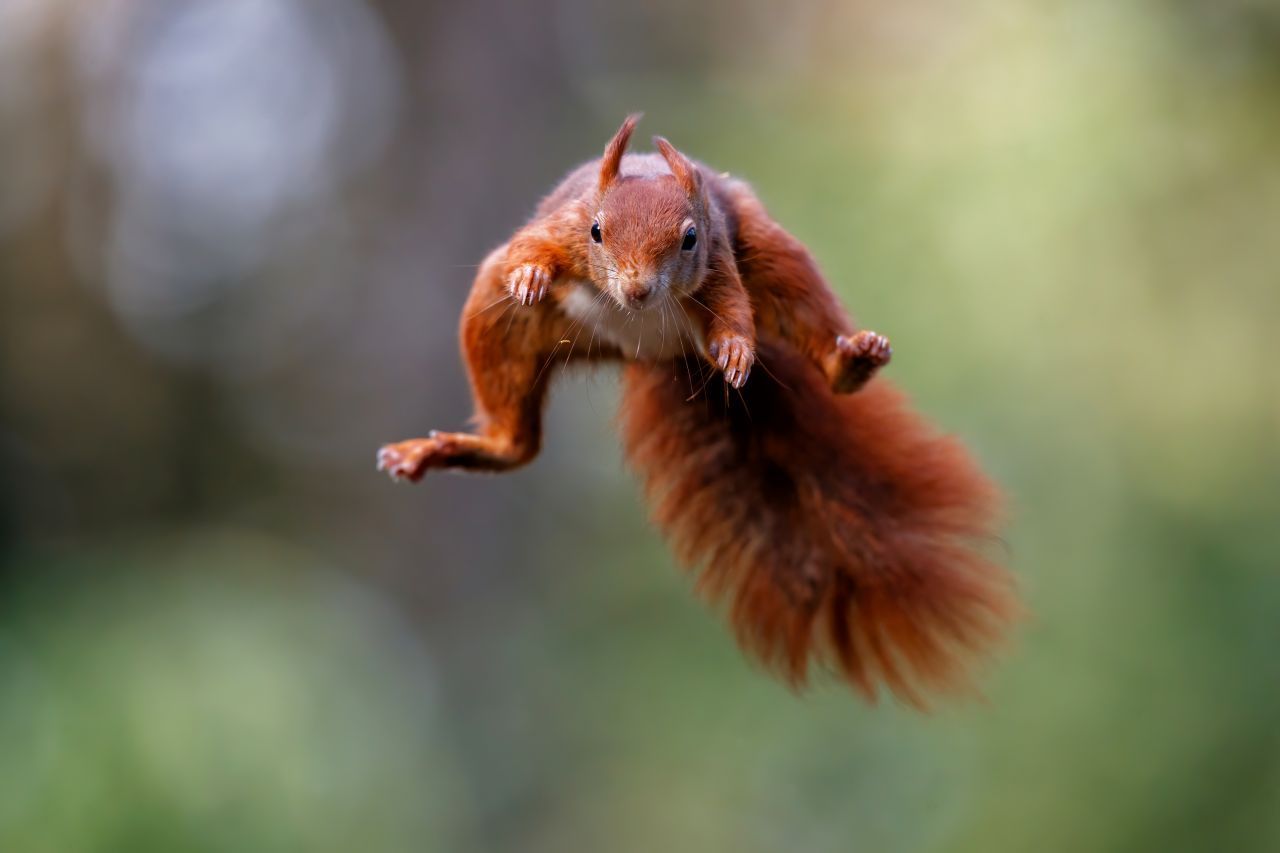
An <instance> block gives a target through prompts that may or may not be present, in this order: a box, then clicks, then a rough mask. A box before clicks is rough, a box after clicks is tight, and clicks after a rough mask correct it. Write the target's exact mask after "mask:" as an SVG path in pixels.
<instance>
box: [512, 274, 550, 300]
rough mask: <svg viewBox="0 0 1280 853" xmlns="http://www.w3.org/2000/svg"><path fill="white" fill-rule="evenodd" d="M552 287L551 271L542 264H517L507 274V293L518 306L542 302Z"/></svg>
mask: <svg viewBox="0 0 1280 853" xmlns="http://www.w3.org/2000/svg"><path fill="white" fill-rule="evenodd" d="M549 287H551V270H549V269H548V268H547V267H544V266H542V265H541V264H517V265H515V266H513V267H512V268H511V271H510V272H508V273H507V292H509V293H510V294H511V298H512V299H514V300H515V301H516V304H518V305H533V304H534V303H535V302H541V301H542V298H543V297H544V296H546V295H547V289H548V288H549Z"/></svg>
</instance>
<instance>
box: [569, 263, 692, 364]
mask: <svg viewBox="0 0 1280 853" xmlns="http://www.w3.org/2000/svg"><path fill="white" fill-rule="evenodd" d="M560 308H561V310H562V311H564V313H565V314H566V315H567V316H568V317H569V319H570V320H571V321H572V323H573V326H572V328H573V330H574V331H573V337H584V339H591V338H592V336H594V340H595V342H596V344H597V345H600V344H606V345H612V346H614V347H617V348H618V350H620V351H621V353H622V356H623V357H624V358H627V359H630V360H634V361H659V360H663V359H670V358H675V357H676V356H679V355H683V354H692V353H694V352H702V351H703V348H704V343H703V340H702V335H701V334H700V333H699V332H698V330H697V324H695V323H694V322H693V321H692V320H691V319H690V318H689V317H688V316H687V315H686V314H685V311H684V309H683V308H682V307H681V306H680V305H679V304H678V301H677V299H675V298H672V299H670V300H668V301H666V302H662V303H656V304H654V305H652V306H650V307H649V308H647V309H645V310H643V311H628V310H626V309H623V308H620V307H619V306H618V304H617V303H616V302H615V301H614V300H613V299H611V298H609V297H608V296H603V295H602V294H601V293H600V291H599V290H597V289H596V288H595V287H594V286H593V285H590V284H587V283H584V282H574V283H573V284H571V285H570V286H569V287H568V288H566V290H565V293H564V296H563V298H562V299H561V301H560Z"/></svg>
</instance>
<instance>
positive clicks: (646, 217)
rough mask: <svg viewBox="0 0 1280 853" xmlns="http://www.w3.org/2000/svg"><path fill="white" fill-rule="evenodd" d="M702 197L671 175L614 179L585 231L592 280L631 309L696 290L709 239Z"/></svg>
mask: <svg viewBox="0 0 1280 853" xmlns="http://www.w3.org/2000/svg"><path fill="white" fill-rule="evenodd" d="M701 201H702V200H701V198H696V197H695V198H691V197H690V196H689V194H688V192H687V191H686V190H685V188H684V187H683V186H681V184H680V182H679V180H678V179H677V178H676V177H675V176H674V175H666V174H661V175H653V176H628V177H626V178H622V179H620V180H617V181H616V182H614V183H613V184H612V185H611V186H610V188H609V189H608V191H607V192H605V193H604V194H603V196H602V198H601V199H600V205H599V209H598V210H597V212H596V214H595V217H594V218H593V220H592V223H591V228H590V230H589V231H588V233H587V234H585V235H583V236H584V238H585V239H586V240H587V241H588V242H587V262H588V266H589V268H590V270H591V277H592V279H593V280H594V282H595V283H596V286H597V287H599V288H600V289H601V290H602V291H604V292H605V293H608V294H609V295H610V296H611V297H613V299H614V300H616V301H617V303H618V304H619V305H620V306H622V307H623V308H627V309H631V310H642V309H644V308H647V307H649V306H652V305H658V304H661V303H662V302H663V300H665V299H669V298H672V297H679V296H682V295H685V294H691V293H694V292H696V291H697V289H698V287H699V285H701V283H702V279H703V276H704V275H706V271H707V243H708V242H709V241H708V240H706V239H704V238H705V237H706V236H707V234H708V231H709V226H708V222H707V215H706V205H705V204H703V203H701Z"/></svg>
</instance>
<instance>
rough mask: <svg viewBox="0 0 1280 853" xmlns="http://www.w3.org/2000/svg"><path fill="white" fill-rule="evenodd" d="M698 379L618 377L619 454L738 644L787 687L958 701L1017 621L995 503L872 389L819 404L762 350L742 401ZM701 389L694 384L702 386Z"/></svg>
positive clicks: (813, 373) (924, 429)
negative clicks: (822, 672) (721, 604)
mask: <svg viewBox="0 0 1280 853" xmlns="http://www.w3.org/2000/svg"><path fill="white" fill-rule="evenodd" d="M699 369H700V367H699V366H697V365H692V364H690V365H684V364H677V365H676V366H675V370H674V371H673V370H672V368H671V365H661V366H654V365H642V364H632V365H631V366H629V367H628V368H627V373H626V380H625V382H626V388H625V392H624V394H623V401H624V408H623V411H622V414H621V421H622V432H623V441H624V444H625V447H626V452H627V456H628V458H629V461H630V463H631V465H632V466H633V467H634V468H635V469H636V470H637V471H638V473H639V474H640V476H641V478H642V480H643V481H644V486H645V491H646V494H647V496H648V499H649V501H650V504H649V505H650V507H651V509H652V514H653V518H654V520H655V522H656V523H657V524H658V526H659V527H660V528H661V529H662V530H663V531H664V533H665V534H666V536H667V537H668V538H669V540H670V541H671V543H672V546H673V547H674V549H675V551H676V554H677V557H678V558H679V559H680V560H681V561H683V562H685V563H687V564H688V565H690V566H691V567H693V568H695V569H697V570H698V588H699V589H700V591H702V592H703V593H704V594H705V595H706V596H707V597H709V598H710V599H711V600H713V601H721V600H727V602H728V606H729V613H730V618H731V620H732V623H733V627H734V629H735V631H736V632H737V636H738V640H739V642H740V644H741V645H742V646H743V647H744V648H745V649H746V650H748V651H749V652H751V653H753V654H754V655H755V656H756V657H758V658H759V659H760V660H761V661H763V662H764V663H765V664H766V665H767V666H768V667H770V668H771V669H773V670H775V671H777V672H778V673H780V674H781V675H782V676H783V677H785V678H786V679H787V680H788V681H789V682H790V683H791V684H792V685H793V686H796V687H799V686H802V685H803V684H804V683H805V682H806V679H807V676H808V673H809V669H810V665H811V664H812V663H817V664H819V665H825V666H827V667H829V668H831V669H834V670H835V671H837V672H838V673H840V674H841V675H843V676H844V677H845V678H846V679H847V680H848V681H849V682H850V683H851V684H852V685H853V686H854V687H855V688H857V689H858V690H859V691H860V692H861V693H862V694H864V695H865V696H866V697H867V698H869V699H873V700H874V699H875V697H876V695H877V692H878V690H879V687H880V685H882V684H883V685H884V686H887V687H888V688H889V689H890V690H892V691H893V693H894V694H896V695H897V696H898V697H899V698H901V699H902V700H904V701H906V702H908V703H910V704H912V705H916V706H918V707H921V706H923V705H924V695H925V693H926V692H932V691H948V690H954V689H957V688H962V687H964V686H966V685H967V684H968V678H967V673H966V669H967V664H968V663H969V659H970V658H971V657H972V656H973V655H974V653H980V652H983V651H986V650H988V649H989V647H991V646H992V645H993V644H994V643H995V641H997V640H998V639H999V638H1000V637H1001V635H1002V634H1003V632H1004V631H1005V629H1006V627H1007V626H1008V624H1009V623H1010V621H1011V620H1012V618H1013V617H1014V615H1015V614H1016V612H1017V610H1018V605H1017V599H1016V596H1015V593H1014V590H1013V585H1012V581H1011V578H1010V576H1009V575H1008V573H1007V572H1006V571H1005V570H1004V569H1003V568H1002V567H1000V566H999V565H997V564H995V563H993V562H991V561H990V560H989V559H988V558H987V557H985V556H984V555H983V551H984V549H986V548H988V547H989V546H990V545H991V544H993V538H994V524H995V518H996V515H997V509H998V506H997V505H998V498H999V495H998V493H997V490H996V488H995V487H994V485H993V484H992V483H991V482H990V481H989V480H988V479H987V478H986V477H985V476H984V475H983V474H982V472H981V471H980V470H979V469H978V468H977V466H976V465H975V464H974V462H973V460H972V459H971V458H970V457H969V455H968V453H967V452H966V451H965V449H964V447H963V446H962V445H961V444H960V443H959V442H958V441H956V440H955V439H953V438H950V437H947V436H942V435H939V434H938V433H936V432H935V431H934V430H933V429H932V428H931V427H930V425H929V424H928V423H927V422H926V421H925V420H924V419H922V418H921V417H920V416H919V415H918V414H916V413H915V412H914V411H912V410H911V409H910V408H909V407H908V406H907V404H906V401H905V399H904V398H903V396H902V395H901V394H900V393H899V392H898V391H896V390H895V389H893V388H892V387H891V386H890V385H888V384H887V383H886V382H885V381H884V380H883V379H874V380H872V381H871V382H870V384H868V385H867V387H865V388H863V389H862V390H860V391H858V392H857V393H856V394H852V395H843V396H837V395H833V394H832V393H831V392H830V391H829V390H828V388H827V387H826V385H825V382H824V381H823V379H822V377H821V376H820V375H819V374H818V372H817V370H816V369H814V368H813V367H812V366H811V365H810V364H809V362H808V361H807V360H805V359H803V358H802V357H801V356H800V355H799V354H797V353H796V352H794V351H793V350H792V349H790V348H789V347H786V346H783V345H778V344H772V343H769V342H767V341H761V342H760V351H759V364H758V365H757V367H756V370H755V371H753V372H752V375H751V381H749V382H748V383H747V384H746V386H745V387H744V388H743V389H742V391H741V394H739V392H737V391H733V390H732V389H729V388H728V387H727V386H725V385H723V384H722V383H721V381H720V380H719V378H714V379H712V380H711V381H710V382H709V383H708V384H707V386H706V387H705V389H703V390H702V392H701V393H699V394H697V395H695V396H693V398H692V399H690V383H689V379H688V378H687V377H688V375H689V371H692V375H694V376H697V375H698V371H699ZM699 381H701V380H699Z"/></svg>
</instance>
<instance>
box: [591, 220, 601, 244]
mask: <svg viewBox="0 0 1280 853" xmlns="http://www.w3.org/2000/svg"><path fill="white" fill-rule="evenodd" d="M591 239H592V240H595V241H596V242H597V243H599V242H600V239H601V238H600V223H599V222H592V223H591Z"/></svg>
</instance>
